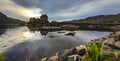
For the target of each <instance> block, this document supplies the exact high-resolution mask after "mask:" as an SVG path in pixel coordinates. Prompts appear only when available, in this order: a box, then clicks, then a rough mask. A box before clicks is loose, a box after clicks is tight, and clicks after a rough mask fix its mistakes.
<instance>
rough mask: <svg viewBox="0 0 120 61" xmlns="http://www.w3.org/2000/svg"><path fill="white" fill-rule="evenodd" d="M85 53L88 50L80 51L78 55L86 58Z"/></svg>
mask: <svg viewBox="0 0 120 61" xmlns="http://www.w3.org/2000/svg"><path fill="white" fill-rule="evenodd" d="M85 53H86V49H81V50H79V51H78V54H79V55H80V56H84V55H85Z"/></svg>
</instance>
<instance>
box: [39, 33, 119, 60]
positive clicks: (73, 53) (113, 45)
mask: <svg viewBox="0 0 120 61" xmlns="http://www.w3.org/2000/svg"><path fill="white" fill-rule="evenodd" d="M91 41H92V42H96V43H101V44H102V54H110V53H111V52H112V53H114V54H115V56H116V59H118V60H120V31H118V32H113V33H112V34H110V35H106V36H104V37H101V38H99V39H94V40H91ZM89 44H91V43H89ZM86 48H87V47H86V46H85V45H80V46H76V47H73V48H71V49H65V50H63V51H59V52H58V53H56V54H55V55H54V56H51V57H44V58H42V59H41V61H86V60H85V54H86Z"/></svg>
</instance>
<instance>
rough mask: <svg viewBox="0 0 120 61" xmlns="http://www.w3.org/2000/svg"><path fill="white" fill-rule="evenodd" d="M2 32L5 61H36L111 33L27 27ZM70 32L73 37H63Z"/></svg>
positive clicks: (1, 45) (2, 48)
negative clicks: (72, 33) (46, 29)
mask: <svg viewBox="0 0 120 61" xmlns="http://www.w3.org/2000/svg"><path fill="white" fill-rule="evenodd" d="M4 31H5V32H4V33H1V35H0V53H3V52H5V54H6V61H25V60H26V59H27V60H30V61H35V60H37V61H38V60H39V59H40V58H42V57H45V56H50V55H53V54H55V53H56V52H58V51H61V50H63V49H69V48H72V47H75V46H77V45H80V44H83V43H84V42H90V40H91V39H96V38H99V37H103V36H105V35H108V34H110V33H111V32H107V31H106V32H105V31H104V32H103V31H90V30H89V31H88V30H77V31H65V30H62V31H53V32H48V31H45V30H43V31H39V30H36V29H29V28H28V27H16V28H7V29H4ZM71 32H75V35H74V36H71V35H65V34H67V33H71Z"/></svg>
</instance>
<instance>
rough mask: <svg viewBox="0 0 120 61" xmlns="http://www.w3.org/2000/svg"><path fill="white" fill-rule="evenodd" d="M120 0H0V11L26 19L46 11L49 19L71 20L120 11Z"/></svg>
mask: <svg viewBox="0 0 120 61" xmlns="http://www.w3.org/2000/svg"><path fill="white" fill-rule="evenodd" d="M119 6H120V0H0V11H2V12H3V13H5V14H7V15H8V16H10V17H14V18H18V19H24V20H27V19H29V17H34V16H40V15H41V13H43V12H44V13H46V14H47V15H48V16H49V20H58V21H63V20H72V19H80V18H86V17H89V16H95V15H107V14H116V13H120V8H119Z"/></svg>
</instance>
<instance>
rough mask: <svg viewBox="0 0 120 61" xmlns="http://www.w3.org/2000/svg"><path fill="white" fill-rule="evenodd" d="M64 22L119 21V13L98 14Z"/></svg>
mask: <svg viewBox="0 0 120 61" xmlns="http://www.w3.org/2000/svg"><path fill="white" fill-rule="evenodd" d="M66 22H74V23H78V22H80V23H103V24H104V23H120V14H116V15H98V16H93V17H88V18H85V19H79V20H72V21H66Z"/></svg>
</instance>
